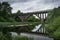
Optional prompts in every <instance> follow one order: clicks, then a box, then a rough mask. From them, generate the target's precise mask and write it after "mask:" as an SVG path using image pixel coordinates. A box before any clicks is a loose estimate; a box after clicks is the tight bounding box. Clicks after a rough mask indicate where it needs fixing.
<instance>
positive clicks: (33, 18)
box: [27, 16, 40, 22]
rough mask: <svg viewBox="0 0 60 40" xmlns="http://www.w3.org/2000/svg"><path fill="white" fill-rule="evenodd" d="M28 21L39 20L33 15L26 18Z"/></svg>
mask: <svg viewBox="0 0 60 40" xmlns="http://www.w3.org/2000/svg"><path fill="white" fill-rule="evenodd" d="M27 21H28V22H40V20H39V19H37V18H35V17H34V16H30V17H29V18H28V19H27Z"/></svg>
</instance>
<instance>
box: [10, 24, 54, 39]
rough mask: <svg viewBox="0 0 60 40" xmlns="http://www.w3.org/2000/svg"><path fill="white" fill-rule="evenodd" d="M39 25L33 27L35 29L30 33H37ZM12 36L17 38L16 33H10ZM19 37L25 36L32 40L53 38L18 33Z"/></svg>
mask: <svg viewBox="0 0 60 40" xmlns="http://www.w3.org/2000/svg"><path fill="white" fill-rule="evenodd" d="M40 26H41V24H40V25H38V26H35V28H34V29H33V30H32V32H35V31H37V30H38V29H39V28H40ZM11 33H12V36H13V37H15V36H17V33H15V32H11ZM20 36H26V37H28V38H33V39H34V40H53V38H49V37H48V36H43V35H37V34H30V33H20Z"/></svg>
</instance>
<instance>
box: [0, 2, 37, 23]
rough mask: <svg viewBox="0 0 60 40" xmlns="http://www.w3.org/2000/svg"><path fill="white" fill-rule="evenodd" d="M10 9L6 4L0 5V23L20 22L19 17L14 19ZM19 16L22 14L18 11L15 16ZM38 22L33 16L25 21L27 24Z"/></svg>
mask: <svg viewBox="0 0 60 40" xmlns="http://www.w3.org/2000/svg"><path fill="white" fill-rule="evenodd" d="M12 9H13V8H12V7H11V6H10V4H9V3H8V2H2V3H0V22H22V20H21V19H20V18H19V17H16V18H14V17H13V13H12ZM19 13H20V14H21V13H22V12H21V11H20V10H18V11H17V12H16V14H19ZM35 21H38V19H36V18H35V17H34V16H31V17H29V18H28V19H27V22H35Z"/></svg>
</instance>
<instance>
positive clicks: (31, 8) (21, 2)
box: [0, 0, 60, 13]
mask: <svg viewBox="0 0 60 40" xmlns="http://www.w3.org/2000/svg"><path fill="white" fill-rule="evenodd" d="M3 1H6V2H9V3H10V4H11V7H12V8H13V9H12V12H13V13H15V12H17V11H18V10H20V11H21V12H23V13H26V12H35V11H41V10H48V9H53V8H55V7H58V6H60V0H0V2H3Z"/></svg>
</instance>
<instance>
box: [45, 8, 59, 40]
mask: <svg viewBox="0 0 60 40" xmlns="http://www.w3.org/2000/svg"><path fill="white" fill-rule="evenodd" d="M46 22H47V23H48V24H47V25H46V31H47V33H48V34H49V36H51V37H54V39H55V40H60V7H58V8H55V9H53V10H52V11H51V12H50V13H49V15H48V17H47V21H46Z"/></svg>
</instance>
